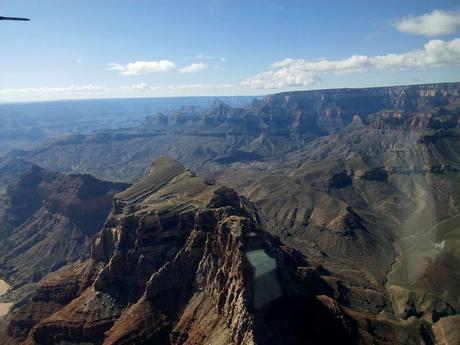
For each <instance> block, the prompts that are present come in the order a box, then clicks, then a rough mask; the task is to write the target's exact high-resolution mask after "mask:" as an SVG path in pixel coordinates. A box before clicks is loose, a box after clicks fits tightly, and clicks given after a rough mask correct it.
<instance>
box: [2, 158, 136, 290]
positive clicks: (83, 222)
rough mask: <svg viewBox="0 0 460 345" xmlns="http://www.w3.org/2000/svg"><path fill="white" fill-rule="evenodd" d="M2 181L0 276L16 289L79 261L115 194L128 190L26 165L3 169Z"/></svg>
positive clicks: (125, 186)
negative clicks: (5, 186)
mask: <svg viewBox="0 0 460 345" xmlns="http://www.w3.org/2000/svg"><path fill="white" fill-rule="evenodd" d="M21 172H22V173H21ZM2 178H3V179H2V181H4V182H5V183H7V182H10V184H9V186H8V187H7V189H6V192H5V194H3V195H2V197H1V199H2V200H3V203H2V207H1V212H0V217H1V223H0V234H1V237H2V239H1V241H0V254H1V255H0V256H1V260H0V276H1V277H2V278H4V279H7V280H8V282H9V283H10V284H11V285H13V286H14V287H19V286H21V285H24V284H28V283H34V282H37V281H39V280H40V279H41V278H42V277H44V276H45V275H46V274H47V273H49V272H53V271H55V270H57V269H58V268H60V267H62V266H65V265H67V264H70V263H73V262H74V261H76V260H77V259H79V258H80V257H81V255H82V253H83V252H84V250H85V248H86V247H87V245H88V243H89V239H90V238H91V236H92V235H94V234H95V233H96V232H97V231H98V230H99V229H100V227H101V226H102V224H103V223H104V221H105V218H106V217H107V215H108V213H109V211H110V208H111V206H112V197H113V195H114V194H116V193H117V192H119V191H121V190H123V189H125V188H127V187H128V185H127V184H124V183H112V182H104V181H100V180H97V179H96V178H94V177H92V176H89V175H64V174H59V173H54V172H50V171H47V170H44V169H42V168H40V167H38V166H30V165H28V164H27V163H25V162H12V163H10V164H6V165H5V166H3V168H2ZM14 181H15V182H14Z"/></svg>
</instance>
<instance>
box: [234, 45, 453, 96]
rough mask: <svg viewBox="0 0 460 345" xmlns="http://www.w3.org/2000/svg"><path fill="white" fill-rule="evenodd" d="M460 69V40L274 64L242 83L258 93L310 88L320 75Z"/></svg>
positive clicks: (285, 60) (290, 60) (283, 61)
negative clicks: (389, 51) (396, 51)
mask: <svg viewBox="0 0 460 345" xmlns="http://www.w3.org/2000/svg"><path fill="white" fill-rule="evenodd" d="M453 65H460V38H456V39H453V40H451V41H442V40H431V41H429V42H428V43H426V44H425V45H424V47H423V49H417V50H412V51H409V52H407V53H403V54H386V55H376V56H366V55H352V56H350V57H348V58H346V59H342V60H329V59H325V58H322V59H320V60H304V59H290V58H288V59H284V60H282V61H278V62H275V63H273V64H272V65H271V66H270V67H269V69H268V70H267V71H265V72H262V73H259V74H257V75H255V76H252V77H249V78H247V79H246V80H244V81H243V82H242V84H243V85H249V86H251V87H253V88H258V89H278V88H284V87H290V86H308V85H312V84H315V83H316V82H318V81H319V80H320V78H319V76H320V75H321V74H328V73H333V74H344V73H355V72H365V71H369V70H403V69H412V68H435V67H442V66H453Z"/></svg>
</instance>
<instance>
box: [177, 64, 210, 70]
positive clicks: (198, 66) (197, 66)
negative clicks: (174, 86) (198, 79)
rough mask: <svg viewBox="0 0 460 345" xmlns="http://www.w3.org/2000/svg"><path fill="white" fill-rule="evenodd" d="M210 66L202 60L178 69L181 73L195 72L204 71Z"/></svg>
mask: <svg viewBox="0 0 460 345" xmlns="http://www.w3.org/2000/svg"><path fill="white" fill-rule="evenodd" d="M207 67H208V65H206V64H204V63H202V62H199V63H192V64H191V65H188V66H185V67H181V68H179V69H178V71H179V72H180V73H195V72H199V71H202V70H204V69H206V68H207Z"/></svg>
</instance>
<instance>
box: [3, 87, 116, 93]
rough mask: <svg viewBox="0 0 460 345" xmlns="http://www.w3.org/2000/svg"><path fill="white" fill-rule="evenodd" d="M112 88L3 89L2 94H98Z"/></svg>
mask: <svg viewBox="0 0 460 345" xmlns="http://www.w3.org/2000/svg"><path fill="white" fill-rule="evenodd" d="M107 91H110V88H108V87H105V86H96V85H82V86H76V85H71V86H63V87H47V86H44V87H36V88H33V87H31V88H23V89H3V90H0V94H24V93H47V94H49V93H59V94H63V93H96V92H107Z"/></svg>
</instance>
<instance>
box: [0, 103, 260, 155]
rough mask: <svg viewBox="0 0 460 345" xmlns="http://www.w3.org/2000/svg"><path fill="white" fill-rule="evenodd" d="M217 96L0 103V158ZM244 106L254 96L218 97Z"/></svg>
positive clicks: (130, 122)
mask: <svg viewBox="0 0 460 345" xmlns="http://www.w3.org/2000/svg"><path fill="white" fill-rule="evenodd" d="M215 99H216V97H167V98H132V99H97V100H68V101H46V102H29V103H3V104H1V103H0V155H1V154H4V153H6V152H7V151H9V150H11V149H23V148H27V149H30V148H33V147H35V146H37V145H39V144H40V143H43V142H44V141H45V140H47V139H49V138H52V137H62V136H65V135H68V134H86V133H90V132H92V131H94V130H101V129H109V128H111V129H115V128H123V127H129V126H133V125H136V124H139V123H140V122H141V121H143V119H144V118H145V117H146V116H148V115H151V114H152V113H154V112H158V111H161V112H165V113H169V112H171V111H173V110H177V109H179V108H180V107H182V106H184V105H187V106H202V107H208V106H209V105H210V104H211V103H212V102H213V101H214V100H215ZM219 99H222V100H223V101H225V102H226V103H228V104H231V105H233V106H244V105H246V104H247V103H250V102H251V101H252V100H253V99H254V97H248V96H229V97H219Z"/></svg>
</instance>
